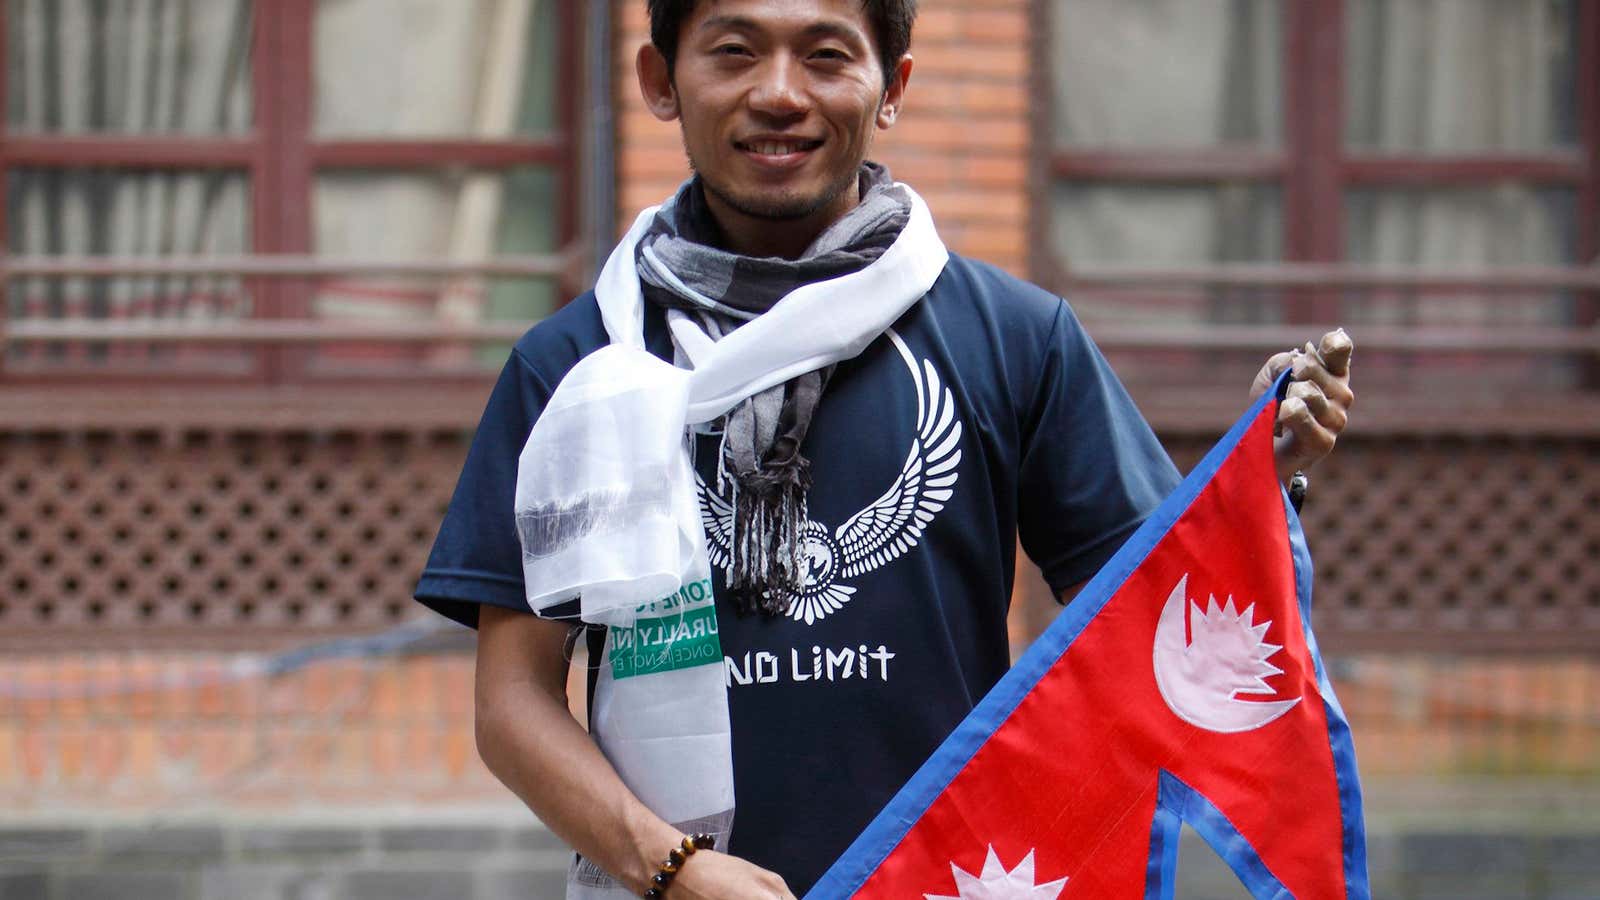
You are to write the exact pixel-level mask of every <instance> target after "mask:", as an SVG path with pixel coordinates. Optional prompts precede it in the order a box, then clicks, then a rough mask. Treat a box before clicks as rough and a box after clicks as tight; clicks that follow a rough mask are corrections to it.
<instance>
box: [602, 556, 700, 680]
mask: <svg viewBox="0 0 1600 900" xmlns="http://www.w3.org/2000/svg"><path fill="white" fill-rule="evenodd" d="M710 599H711V582H710V581H709V580H705V581H697V582H695V583H694V584H691V585H688V586H687V587H685V588H684V589H683V590H681V591H679V592H678V593H676V594H674V595H672V596H670V597H663V598H662V599H660V600H657V601H656V602H654V603H651V604H648V605H647V606H645V607H644V609H645V610H649V611H655V610H658V609H674V608H676V610H677V611H676V612H673V613H672V614H670V615H665V616H657V617H652V618H645V617H643V616H641V617H639V618H638V619H637V620H635V621H634V624H633V627H631V628H616V627H613V628H612V629H611V677H612V678H618V679H621V678H632V677H633V676H635V675H650V674H653V673H655V672H670V671H672V670H674V669H689V668H693V667H694V666H704V665H709V664H711V663H720V662H722V642H721V641H719V640H717V611H716V607H715V606H713V605H712V604H711V602H710Z"/></svg>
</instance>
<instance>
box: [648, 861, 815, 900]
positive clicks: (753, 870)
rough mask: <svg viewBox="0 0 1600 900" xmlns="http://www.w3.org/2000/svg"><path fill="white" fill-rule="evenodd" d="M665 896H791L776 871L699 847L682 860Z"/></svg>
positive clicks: (722, 899) (709, 899) (730, 899)
mask: <svg viewBox="0 0 1600 900" xmlns="http://www.w3.org/2000/svg"><path fill="white" fill-rule="evenodd" d="M667 896H669V897H672V898H673V900H746V898H749V900H795V896H794V894H792V893H790V892H789V886H788V885H787V884H784V883H783V878H781V877H780V876H779V875H778V874H777V873H776V872H769V871H767V870H766V869H763V868H761V867H760V866H757V865H755V864H753V863H748V862H745V861H744V860H742V859H740V858H738V857H737V856H729V855H728V854H726V853H718V852H717V851H715V850H701V851H700V852H698V853H696V854H695V855H694V856H691V857H689V858H688V859H686V860H684V862H683V868H682V869H680V870H678V877H677V878H674V879H673V880H672V889H671V890H669V891H667Z"/></svg>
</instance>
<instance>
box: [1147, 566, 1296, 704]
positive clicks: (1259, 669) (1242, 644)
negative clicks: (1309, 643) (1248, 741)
mask: <svg viewBox="0 0 1600 900" xmlns="http://www.w3.org/2000/svg"><path fill="white" fill-rule="evenodd" d="M1188 583H1189V576H1188V575H1184V576H1183V577H1182V578H1180V579H1178V584H1177V586H1176V587H1174V588H1173V589H1172V594H1171V595H1170V596H1168V597H1167V603H1166V605H1165V606H1163V607H1162V608H1161V618H1160V620H1159V622H1158V623H1157V624H1156V639H1155V652H1154V654H1153V657H1154V662H1155V675H1156V686H1157V687H1158V688H1160V689H1161V698H1162V699H1163V700H1165V701H1167V706H1168V707H1169V708H1171V710H1172V711H1173V712H1174V713H1176V714H1177V715H1178V717H1179V718H1181V719H1183V720H1184V721H1186V722H1188V723H1189V724H1191V725H1195V726H1198V727H1200V728H1204V729H1206V730H1208V731H1217V732H1222V733H1224V734H1228V733H1237V732H1240V731H1251V730H1253V729H1256V728H1260V727H1261V726H1263V725H1265V724H1267V723H1268V722H1271V721H1272V720H1274V719H1276V718H1278V717H1279V716H1281V715H1283V714H1284V713H1286V712H1288V711H1289V710H1290V709H1292V708H1293V707H1294V705H1295V704H1297V703H1299V702H1300V698H1299V697H1294V698H1292V699H1287V700H1273V701H1250V700H1242V699H1240V696H1241V695H1249V696H1273V695H1275V694H1277V691H1276V690H1274V689H1273V687H1272V686H1271V685H1269V684H1267V679H1268V678H1269V677H1271V676H1273V675H1280V674H1282V673H1283V670H1282V669H1280V668H1278V667H1277V666H1275V665H1273V664H1272V663H1270V662H1267V660H1268V659H1269V658H1270V657H1271V656H1272V655H1273V654H1275V653H1277V652H1278V651H1279V650H1282V649H1283V647H1282V646H1281V645H1279V644H1270V643H1267V629H1268V628H1269V627H1271V625H1272V620H1271V619H1268V620H1267V621H1265V622H1262V623H1261V624H1259V625H1257V624H1256V622H1255V609H1256V607H1255V604H1254V603H1252V604H1250V605H1249V606H1247V607H1245V608H1244V610H1243V611H1242V612H1241V611H1239V610H1237V609H1235V608H1234V605H1233V598H1232V597H1229V598H1228V600H1227V602H1226V603H1225V604H1224V605H1223V606H1221V607H1220V608H1219V607H1218V606H1217V598H1216V597H1215V596H1213V597H1211V598H1210V600H1209V602H1208V603H1207V604H1206V608H1205V609H1203V610H1202V609H1201V608H1200V604H1199V603H1194V604H1192V605H1191V604H1189V602H1188V600H1187V596H1188V594H1187V587H1188ZM1185 606H1188V607H1189V632H1190V635H1191V637H1192V640H1189V641H1186V640H1185V639H1184V628H1183V614H1184V607H1185Z"/></svg>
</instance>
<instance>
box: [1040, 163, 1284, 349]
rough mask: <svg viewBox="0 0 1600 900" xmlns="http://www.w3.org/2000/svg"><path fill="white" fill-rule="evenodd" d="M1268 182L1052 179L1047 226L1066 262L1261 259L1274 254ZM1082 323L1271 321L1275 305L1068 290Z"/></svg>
mask: <svg viewBox="0 0 1600 900" xmlns="http://www.w3.org/2000/svg"><path fill="white" fill-rule="evenodd" d="M1282 219H1283V214H1282V204H1281V201H1280V197H1279V192H1278V190H1277V188H1275V187H1271V186H1266V185H1244V184H1222V185H1216V186H1210V187H1207V186H1200V187H1177V186H1155V185H1081V184H1064V185H1059V186H1058V187H1057V188H1056V192H1055V202H1054V209H1053V225H1054V231H1053V233H1054V234H1055V236H1056V238H1055V241H1056V248H1057V258H1058V259H1059V260H1060V261H1061V263H1062V264H1063V265H1065V266H1066V267H1067V268H1068V269H1072V268H1075V267H1084V268H1093V267H1094V266H1096V265H1115V266H1129V265H1137V266H1142V267H1149V268H1162V267H1174V266H1186V265H1204V264H1208V263H1222V262H1270V261H1274V260H1276V259H1278V258H1279V257H1280V256H1281V254H1282V245H1281V238H1280V236H1281V234H1282V231H1283V224H1282ZM1073 306H1074V308H1075V309H1077V311H1078V314H1079V315H1081V316H1083V317H1084V319H1085V320H1090V321H1113V322H1116V321H1121V322H1130V321H1131V322H1156V321H1159V322H1173V321H1179V322H1184V321H1187V322H1214V321H1251V322H1260V321H1271V320H1272V319H1273V318H1274V317H1275V316H1276V315H1277V312H1276V307H1275V306H1272V305H1269V304H1264V303H1262V302H1261V301H1260V300H1259V299H1252V298H1249V297H1246V296H1243V295H1230V294H1228V293H1227V292H1222V291H1206V290H1202V289H1187V290H1182V291H1146V292H1140V293H1138V294H1134V293H1132V292H1124V291H1117V292H1115V293H1107V294H1104V295H1100V294H1084V293H1075V294H1074V295H1073Z"/></svg>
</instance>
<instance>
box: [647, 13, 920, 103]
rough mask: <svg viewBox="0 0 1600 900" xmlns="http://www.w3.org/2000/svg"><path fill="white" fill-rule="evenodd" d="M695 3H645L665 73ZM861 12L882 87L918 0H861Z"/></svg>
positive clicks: (907, 37) (907, 36)
mask: <svg viewBox="0 0 1600 900" xmlns="http://www.w3.org/2000/svg"><path fill="white" fill-rule="evenodd" d="M697 2H698V0H645V5H646V7H647V8H648V9H649V11H650V43H652V44H654V45H655V46H656V49H657V50H660V51H661V55H662V56H664V57H666V60H667V71H668V72H671V71H672V69H673V67H674V66H675V65H676V64H677V61H678V34H679V32H680V31H682V30H683V20H684V19H687V18H689V15H690V14H691V13H693V12H694V7H695V3H697ZM861 9H862V11H863V12H865V13H866V14H867V20H868V21H869V22H871V23H872V31H873V38H875V39H876V41H877V44H878V58H879V60H881V61H882V64H883V86H884V87H885V88H888V86H889V83H890V82H892V81H893V80H894V70H895V67H896V66H898V65H899V63H900V57H902V56H905V55H906V51H908V50H910V49H911V25H912V23H914V22H915V21H916V20H917V0H861Z"/></svg>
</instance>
